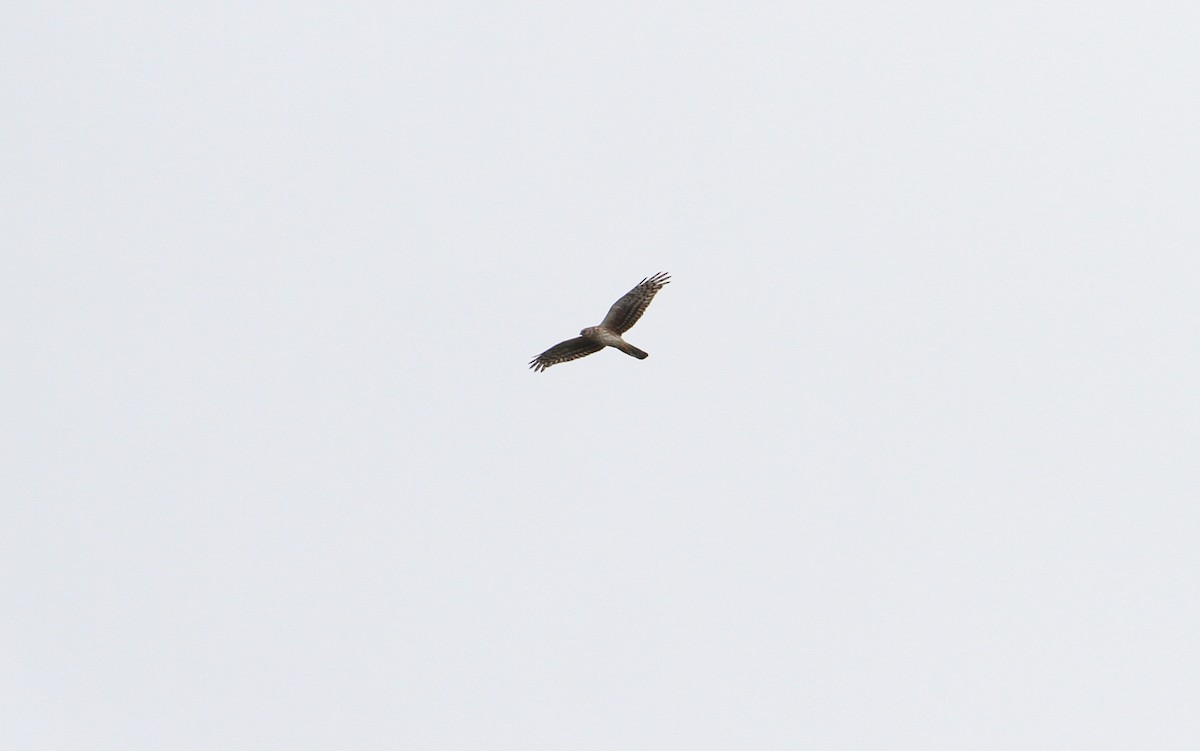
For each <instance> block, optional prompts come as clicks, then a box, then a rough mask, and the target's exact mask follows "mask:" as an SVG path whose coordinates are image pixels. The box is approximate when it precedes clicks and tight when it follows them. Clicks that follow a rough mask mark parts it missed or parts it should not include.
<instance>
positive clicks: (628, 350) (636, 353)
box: [621, 342, 650, 360]
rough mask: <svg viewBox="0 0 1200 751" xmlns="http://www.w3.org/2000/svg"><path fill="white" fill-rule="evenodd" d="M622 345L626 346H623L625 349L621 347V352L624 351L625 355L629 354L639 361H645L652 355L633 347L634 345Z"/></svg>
mask: <svg viewBox="0 0 1200 751" xmlns="http://www.w3.org/2000/svg"><path fill="white" fill-rule="evenodd" d="M622 344H623V345H624V346H623V347H621V351H622V352H624V353H625V354H627V355H630V356H632V357H636V358H637V359H639V360H645V359H646V358H647V357H649V356H650V353H649V352H643V351H642V350H640V349H638V348H637V347H635V346H633V345H632V344H630V343H629V342H622Z"/></svg>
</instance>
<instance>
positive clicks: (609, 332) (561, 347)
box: [529, 272, 671, 372]
mask: <svg viewBox="0 0 1200 751" xmlns="http://www.w3.org/2000/svg"><path fill="white" fill-rule="evenodd" d="M670 280H671V277H670V275H669V274H664V273H661V272H660V273H658V274H655V275H654V276H650V277H646V278H645V279H643V280H642V281H640V282H638V284H637V286H636V287H634V288H633V289H631V290H629V291H628V292H626V293H625V294H624V295H623V296H622V297H621V299H620V300H617V301H616V302H615V303H613V305H612V307H611V308H609V309H608V315H606V316H604V320H603V321H601V322H600V325H599V326H589V327H588V328H586V329H584V330H583V331H580V332H579V336H577V337H575V338H574V339H568V340H566V341H565V342H559V343H558V344H555V345H554V346H553V347H551V348H550V349H548V350H546V351H545V352H543V353H542V354H540V355H538V356H537V357H535V358H533V360H531V361H530V363H529V367H531V368H533V369H534V370H535V371H539V372H540V371H543V370H545V369H546V368H548V367H550V366H551V365H557V364H559V363H560V362H570V361H571V360H578V359H579V358H581V357H587V356H588V355H590V354H593V353H595V352H599V351H600V350H602V349H604V348H605V347H613V348H615V349H619V350H621V351H622V352H624V353H625V354H627V355H629V356H631V357H636V358H638V359H639V360H645V359H646V358H647V357H649V356H650V355H649V354H647V353H646V352H644V351H642V350H640V349H638V348H637V347H635V346H633V345H632V344H630V343H629V342H627V341H625V340H624V339H622V338H621V334H624V333H625V332H626V331H628V330H629V329H631V328H633V324H635V323H637V322H638V319H639V318H641V317H642V313H645V312H646V308H647V307H648V306H649V305H650V301H651V300H653V299H654V296H655V295H656V294H658V291H659V290H660V289H662V288H663V286H665V285H666V284H667V283H668V282H670Z"/></svg>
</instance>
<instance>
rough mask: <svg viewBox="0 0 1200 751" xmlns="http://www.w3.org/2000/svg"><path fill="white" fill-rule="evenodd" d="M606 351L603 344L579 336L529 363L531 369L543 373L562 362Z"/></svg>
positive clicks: (559, 344)
mask: <svg viewBox="0 0 1200 751" xmlns="http://www.w3.org/2000/svg"><path fill="white" fill-rule="evenodd" d="M602 349H604V345H603V344H598V343H596V342H595V341H592V340H591V339H587V338H585V337H582V336H577V337H575V338H574V339H568V340H566V341H565V342H559V343H558V344H555V345H554V346H553V347H551V348H550V349H548V350H546V351H545V352H543V353H542V354H540V355H538V356H537V357H535V358H533V359H532V360H530V361H529V367H531V368H533V369H534V370H536V371H539V372H540V371H543V370H545V369H546V368H548V367H550V366H551V365H558V364H559V363H560V362H570V361H571V360H578V359H579V358H581V357H587V356H588V355H590V354H592V353H594V352H599V351H600V350H602Z"/></svg>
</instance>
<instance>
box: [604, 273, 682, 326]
mask: <svg viewBox="0 0 1200 751" xmlns="http://www.w3.org/2000/svg"><path fill="white" fill-rule="evenodd" d="M670 280H671V277H670V275H669V274H664V273H662V272H659V273H657V274H655V275H654V276H651V277H647V278H645V279H643V280H642V281H640V282H638V284H637V286H636V287H634V288H633V289H631V290H629V291H628V292H626V293H625V295H624V296H623V297H622V298H621V299H620V300H617V301H616V302H615V303H613V306H612V307H611V308H609V309H608V315H606V316H604V322H603V323H601V324H600V325H601V326H603V327H604V328H606V329H612V330H613V331H616V332H617V333H618V334H624V333H625V332H626V331H628V330H629V329H631V328H633V324H635V323H637V322H638V319H639V318H641V317H642V313H645V312H646V307H647V306H648V305H650V301H651V300H653V299H654V296H655V295H656V294H658V291H659V290H660V289H662V288H663V285H665V284H667V283H668V282H669V281H670Z"/></svg>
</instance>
